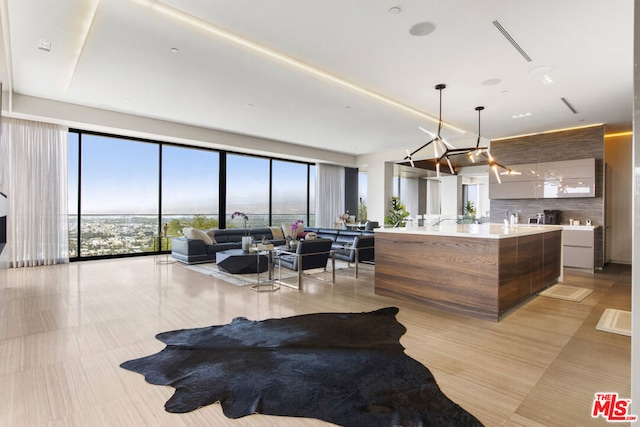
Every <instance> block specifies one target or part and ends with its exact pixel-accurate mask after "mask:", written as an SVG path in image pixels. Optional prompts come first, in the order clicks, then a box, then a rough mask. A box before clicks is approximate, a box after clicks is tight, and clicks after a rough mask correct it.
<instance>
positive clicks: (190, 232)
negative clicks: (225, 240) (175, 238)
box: [182, 227, 213, 245]
mask: <svg viewBox="0 0 640 427" xmlns="http://www.w3.org/2000/svg"><path fill="white" fill-rule="evenodd" d="M182 233H183V234H184V237H186V238H187V239H193V240H202V241H203V242H204V243H205V245H213V241H212V240H211V237H209V236H208V235H207V233H205V232H204V231H202V230H198V229H197V228H191V227H185V228H183V229H182Z"/></svg>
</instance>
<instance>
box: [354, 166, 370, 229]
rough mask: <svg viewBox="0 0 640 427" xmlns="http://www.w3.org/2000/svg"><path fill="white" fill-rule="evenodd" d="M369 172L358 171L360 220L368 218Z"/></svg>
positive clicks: (363, 220)
mask: <svg viewBox="0 0 640 427" xmlns="http://www.w3.org/2000/svg"><path fill="white" fill-rule="evenodd" d="M367 185H368V184H367V173H366V172H362V171H360V172H358V215H357V217H358V221H360V222H365V221H366V220H367Z"/></svg>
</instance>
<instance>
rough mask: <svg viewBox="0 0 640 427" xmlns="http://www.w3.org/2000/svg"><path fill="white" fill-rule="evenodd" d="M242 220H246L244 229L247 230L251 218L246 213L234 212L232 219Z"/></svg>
mask: <svg viewBox="0 0 640 427" xmlns="http://www.w3.org/2000/svg"><path fill="white" fill-rule="evenodd" d="M235 218H242V219H243V220H244V228H245V229H246V228H247V221H249V217H248V216H247V214H245V213H244V212H237V211H236V212H234V213H232V214H231V219H232V220H233V219H235Z"/></svg>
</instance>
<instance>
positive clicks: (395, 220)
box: [384, 196, 411, 227]
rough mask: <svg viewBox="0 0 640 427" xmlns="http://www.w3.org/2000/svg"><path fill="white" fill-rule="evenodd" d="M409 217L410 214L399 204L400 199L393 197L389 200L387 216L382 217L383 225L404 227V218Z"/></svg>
mask: <svg viewBox="0 0 640 427" xmlns="http://www.w3.org/2000/svg"><path fill="white" fill-rule="evenodd" d="M409 215H411V214H410V213H409V212H407V210H406V208H405V206H404V205H403V204H402V203H400V198H398V197H396V196H393V197H392V198H391V209H389V215H386V216H385V217H384V223H385V224H387V225H392V226H394V227H404V226H405V225H406V223H407V221H406V218H407V217H408V216H409Z"/></svg>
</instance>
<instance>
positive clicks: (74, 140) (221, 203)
mask: <svg viewBox="0 0 640 427" xmlns="http://www.w3.org/2000/svg"><path fill="white" fill-rule="evenodd" d="M68 194H69V245H70V258H72V259H87V258H95V257H108V256H125V255H132V254H139V253H148V252H157V251H166V250H169V249H170V241H171V240H170V239H164V240H163V241H162V245H163V246H162V247H158V243H159V241H158V240H159V239H156V237H157V236H159V235H163V234H166V235H167V236H168V237H169V238H170V237H173V236H180V235H181V234H182V229H183V228H184V227H196V228H200V229H210V228H227V227H229V228H231V227H243V226H244V225H245V224H244V220H243V219H242V217H239V218H235V219H233V220H231V215H232V214H233V213H234V212H242V213H244V214H246V215H247V216H248V217H249V220H248V221H247V224H246V225H247V227H266V226H269V225H276V226H279V225H281V223H283V222H292V221H295V220H297V219H302V220H304V221H305V224H307V225H310V226H313V225H314V224H315V197H316V189H315V166H314V165H312V164H309V163H304V162H293V161H286V160H281V159H271V158H267V157H257V156H250V155H242V154H237V153H229V152H224V151H219V150H211V149H206V148H196V147H187V146H182V145H176V144H170V143H162V142H158V141H149V140H140V139H132V138H125V137H119V136H117V135H104V134H96V133H91V132H82V131H77V130H72V131H71V132H70V133H69V193H68ZM221 209H222V210H223V212H222V213H221V212H220V211H221ZM220 215H223V216H224V217H225V218H220Z"/></svg>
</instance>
